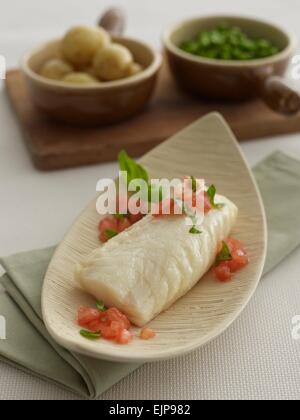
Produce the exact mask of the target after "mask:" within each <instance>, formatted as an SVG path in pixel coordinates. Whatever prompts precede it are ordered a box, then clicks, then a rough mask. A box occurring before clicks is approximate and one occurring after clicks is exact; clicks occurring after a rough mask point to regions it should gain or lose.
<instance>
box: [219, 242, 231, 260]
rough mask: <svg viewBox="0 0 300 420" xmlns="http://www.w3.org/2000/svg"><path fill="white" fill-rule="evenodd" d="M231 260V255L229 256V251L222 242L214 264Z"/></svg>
mask: <svg viewBox="0 0 300 420" xmlns="http://www.w3.org/2000/svg"><path fill="white" fill-rule="evenodd" d="M231 260H232V255H231V252H230V249H229V248H228V245H227V244H226V242H224V241H223V242H222V249H221V251H220V252H219V254H218V255H217V259H216V263H217V264H220V263H221V262H223V261H231Z"/></svg>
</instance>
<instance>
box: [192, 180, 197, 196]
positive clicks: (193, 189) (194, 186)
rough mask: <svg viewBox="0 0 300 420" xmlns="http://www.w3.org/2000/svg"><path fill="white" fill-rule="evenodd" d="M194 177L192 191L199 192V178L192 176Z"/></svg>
mask: <svg viewBox="0 0 300 420" xmlns="http://www.w3.org/2000/svg"><path fill="white" fill-rule="evenodd" d="M191 178H192V191H193V193H196V192H197V180H196V178H195V177H194V176H192V177H191Z"/></svg>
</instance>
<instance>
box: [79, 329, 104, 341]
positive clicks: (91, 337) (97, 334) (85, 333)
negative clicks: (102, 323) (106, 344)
mask: <svg viewBox="0 0 300 420" xmlns="http://www.w3.org/2000/svg"><path fill="white" fill-rule="evenodd" d="M80 335H81V336H82V337H84V338H87V339H88V340H98V338H100V337H101V333H100V332H91V331H87V330H81V331H80Z"/></svg>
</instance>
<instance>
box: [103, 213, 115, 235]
mask: <svg viewBox="0 0 300 420" xmlns="http://www.w3.org/2000/svg"><path fill="white" fill-rule="evenodd" d="M117 229H118V220H117V219H116V218H115V217H114V216H106V217H104V218H103V219H102V220H100V223H99V230H100V232H104V231H106V230H115V231H117Z"/></svg>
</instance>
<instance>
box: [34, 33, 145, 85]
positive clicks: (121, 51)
mask: <svg viewBox="0 0 300 420" xmlns="http://www.w3.org/2000/svg"><path fill="white" fill-rule="evenodd" d="M142 70H143V69H142V67H141V65H140V64H138V63H136V62H134V58H133V55H132V53H131V52H130V51H129V49H128V48H126V47H124V46H123V45H120V44H117V43H113V42H112V40H111V37H110V35H109V33H108V32H106V31H105V30H104V29H102V28H96V27H95V28H90V27H86V26H77V27H74V28H72V29H71V30H70V31H68V32H67V33H66V35H65V36H64V38H63V40H62V44H61V56H60V57H57V58H53V59H51V60H49V61H47V62H46V63H45V64H44V66H43V67H42V69H41V71H40V75H41V76H43V77H46V78H48V79H52V80H59V81H62V82H65V83H71V84H81V85H84V84H85V85H86V84H91V83H101V82H110V81H114V80H120V79H124V78H126V77H130V76H133V75H135V74H137V73H140V72H141V71H142Z"/></svg>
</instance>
